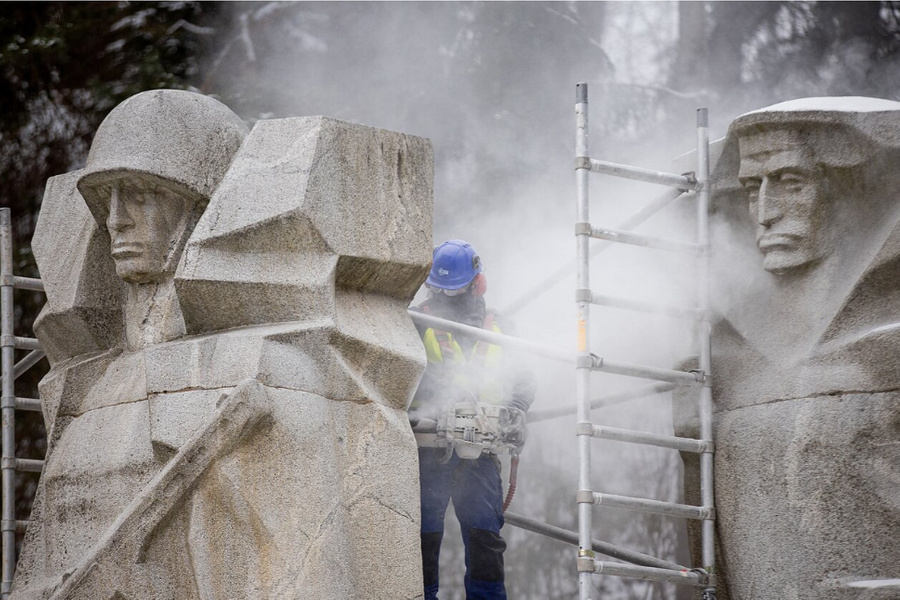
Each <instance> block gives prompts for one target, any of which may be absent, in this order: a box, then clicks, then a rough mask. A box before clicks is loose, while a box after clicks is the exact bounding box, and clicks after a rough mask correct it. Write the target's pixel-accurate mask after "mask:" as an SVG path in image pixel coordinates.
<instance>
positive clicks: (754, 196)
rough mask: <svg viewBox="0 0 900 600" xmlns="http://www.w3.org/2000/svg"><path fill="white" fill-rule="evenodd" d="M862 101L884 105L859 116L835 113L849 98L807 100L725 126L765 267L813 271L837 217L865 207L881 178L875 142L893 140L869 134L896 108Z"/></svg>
mask: <svg viewBox="0 0 900 600" xmlns="http://www.w3.org/2000/svg"><path fill="white" fill-rule="evenodd" d="M865 100H868V101H870V102H875V103H878V102H883V103H884V105H885V106H881V105H878V107H877V110H872V111H868V112H862V113H859V112H850V110H849V109H844V110H841V104H840V102H841V101H844V103H845V104H847V106H848V107H849V106H851V105H852V104H851V103H850V102H849V99H843V98H810V99H806V100H803V101H794V102H792V103H784V104H781V105H776V106H773V107H770V108H769V109H764V110H762V111H757V112H754V113H749V114H747V115H744V116H742V117H739V118H738V119H737V120H736V121H735V122H734V124H733V125H732V135H734V136H736V137H737V141H738V146H739V150H740V167H739V173H738V178H739V180H740V183H741V186H742V187H743V189H744V192H745V194H746V198H747V202H748V203H747V207H748V209H749V213H750V217H751V219H752V221H753V224H754V226H755V228H756V244H757V247H758V249H759V251H760V252H761V253H762V255H763V267H764V268H765V269H766V270H767V271H769V272H771V273H773V274H775V275H787V274H793V273H798V272H802V271H805V270H808V269H809V268H814V267H815V266H816V265H817V264H819V263H821V262H822V261H823V260H825V259H826V258H827V257H828V256H830V255H831V254H832V253H833V252H834V250H835V247H836V245H837V244H838V243H839V240H840V236H841V231H842V230H843V228H842V226H841V220H842V219H843V218H844V216H846V215H851V216H850V217H849V218H850V220H857V217H861V218H862V217H865V216H866V215H867V214H868V212H870V211H871V209H872V208H873V206H872V205H873V203H875V202H876V200H875V199H873V198H871V197H869V195H868V194H869V192H868V190H870V189H871V188H872V187H874V186H873V183H874V180H876V179H877V180H878V181H879V182H881V179H882V178H881V177H880V176H879V175H878V174H877V172H876V171H877V170H878V168H883V167H884V165H880V167H879V165H878V164H877V163H878V161H877V160H874V159H875V158H876V157H877V156H878V155H879V154H881V152H880V151H881V150H883V149H884V148H883V147H882V148H879V146H880V145H881V144H880V142H884V141H887V142H888V144H889V145H893V144H892V142H893V140H879V139H877V138H878V130H879V128H878V127H877V126H876V124H877V122H878V121H879V119H880V120H884V119H885V118H894V119H896V115H897V112H896V108H897V106H900V105H897V104H896V103H893V102H887V101H878V100H873V99H865ZM888 105H890V106H888ZM882 111H891V112H882ZM881 129H882V130H883V129H884V128H881ZM873 133H874V135H873ZM873 167H874V168H873ZM853 215H855V216H853ZM857 235H858V232H857Z"/></svg>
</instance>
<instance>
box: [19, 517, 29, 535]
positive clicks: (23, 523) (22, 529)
mask: <svg viewBox="0 0 900 600" xmlns="http://www.w3.org/2000/svg"><path fill="white" fill-rule="evenodd" d="M28 523H30V521H22V520H20V519H17V520H16V533H25V530H26V529H28Z"/></svg>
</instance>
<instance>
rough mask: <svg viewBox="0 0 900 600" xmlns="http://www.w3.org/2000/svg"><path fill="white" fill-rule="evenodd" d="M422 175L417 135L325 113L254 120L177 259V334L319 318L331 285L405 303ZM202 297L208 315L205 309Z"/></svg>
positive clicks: (420, 241)
mask: <svg viewBox="0 0 900 600" xmlns="http://www.w3.org/2000/svg"><path fill="white" fill-rule="evenodd" d="M432 172H433V157H432V153H431V146H430V143H429V142H428V141H427V140H424V139H422V138H417V137H413V136H408V135H403V134H399V133H395V132H389V131H384V130H379V129H373V128H370V127H365V126H362V125H355V124H351V123H345V122H342V121H337V120H334V119H329V118H327V117H306V118H291V119H275V120H272V121H260V122H258V123H257V124H256V126H255V127H254V128H253V131H251V133H250V135H249V136H248V137H247V139H246V141H245V142H244V145H243V146H242V147H241V149H240V151H239V152H238V154H237V156H236V157H235V160H234V162H233V164H232V166H231V169H230V170H229V171H228V173H227V174H226V175H225V178H224V180H223V182H222V184H221V185H220V186H219V188H218V190H217V192H216V193H215V194H214V196H213V199H212V201H211V202H210V205H209V207H208V208H207V210H206V213H205V214H204V216H203V218H202V219H201V220H200V222H199V223H198V225H197V228H196V229H195V230H194V233H193V235H192V237H191V239H190V240H189V242H188V244H187V247H186V249H185V253H184V256H183V258H182V261H181V264H180V265H179V269H178V273H177V274H176V285H177V287H178V294H179V298H180V300H181V304H182V308H183V310H184V315H185V322H186V324H187V327H188V331H189V332H191V333H199V332H204V331H211V330H216V329H223V328H226V327H234V326H239V325H254V324H259V323H272V322H278V321H302V320H305V319H309V318H310V316H311V315H312V314H314V311H313V308H312V307H317V310H315V313H318V314H321V313H322V312H324V313H325V314H330V313H333V308H329V307H330V306H333V301H334V300H333V298H334V293H335V290H336V289H340V290H358V291H364V292H368V293H376V294H381V295H386V296H390V297H392V298H397V299H398V300H400V301H401V302H405V303H406V304H408V303H409V301H410V300H411V299H412V297H413V295H414V294H415V292H416V290H417V289H418V286H419V285H420V283H421V281H422V280H423V279H424V277H425V275H427V270H428V268H429V266H430V257H431V227H430V218H431V217H430V215H431V197H432V178H433V173H432ZM213 298H215V299H216V303H217V304H218V305H219V306H220V307H221V308H220V310H218V311H214V312H213V311H208V310H205V309H204V307H206V306H208V305H209V303H210V301H211V300H212V299H213ZM398 305H399V303H398Z"/></svg>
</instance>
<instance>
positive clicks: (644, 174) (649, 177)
mask: <svg viewBox="0 0 900 600" xmlns="http://www.w3.org/2000/svg"><path fill="white" fill-rule="evenodd" d="M575 168H576V169H589V170H590V171H591V173H600V174H602V175H613V176H615V177H621V178H623V179H633V180H635V181H644V182H647V183H655V184H658V185H665V186H668V187H673V188H675V189H679V190H684V191H690V190H694V191H696V190H699V189H700V184H699V183H698V182H697V179H696V178H695V177H694V176H693V175H691V176H688V175H676V174H675V173H666V172H665V171H654V170H653V169H642V168H641V167H632V166H630V165H623V164H620V163H614V162H609V161H605V160H597V159H594V158H590V157H588V156H576V157H575Z"/></svg>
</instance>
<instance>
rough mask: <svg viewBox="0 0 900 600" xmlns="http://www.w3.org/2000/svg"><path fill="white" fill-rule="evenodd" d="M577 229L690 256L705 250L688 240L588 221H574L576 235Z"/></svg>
mask: <svg viewBox="0 0 900 600" xmlns="http://www.w3.org/2000/svg"><path fill="white" fill-rule="evenodd" d="M585 230H586V231H585ZM579 231H585V232H586V233H587V234H588V235H590V236H591V237H592V238H594V239H595V240H606V241H607V242H616V243H618V244H628V245H630V246H641V247H642V248H653V249H655V250H666V251H668V252H678V253H681V254H688V255H690V256H701V255H702V254H703V253H704V252H705V250H704V247H703V246H700V245H698V244H692V243H690V242H679V241H678V240H669V239H666V238H658V237H654V236H652V235H643V234H640V233H632V232H630V231H622V230H621V229H610V228H608V227H595V226H593V225H590V224H588V223H576V224H575V232H576V235H578V232H579Z"/></svg>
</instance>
